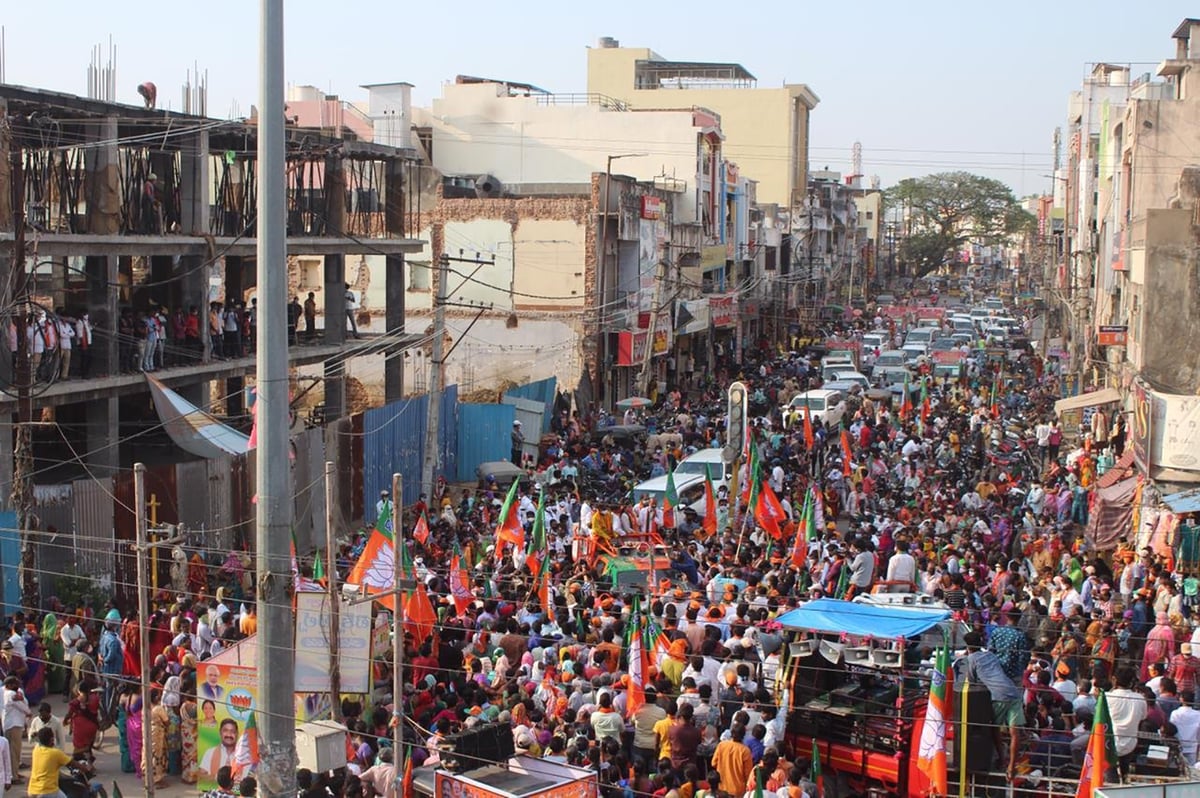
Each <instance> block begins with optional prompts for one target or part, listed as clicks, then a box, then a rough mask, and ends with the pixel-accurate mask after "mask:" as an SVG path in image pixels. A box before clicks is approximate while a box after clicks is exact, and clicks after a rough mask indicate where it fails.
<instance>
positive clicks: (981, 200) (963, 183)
mask: <svg viewBox="0 0 1200 798" xmlns="http://www.w3.org/2000/svg"><path fill="white" fill-rule="evenodd" d="M884 201H885V203H886V204H887V207H888V208H890V209H897V210H899V211H900V213H901V214H902V215H903V216H904V218H905V225H906V235H905V236H904V240H903V241H902V243H901V244H900V252H899V255H900V259H901V260H902V261H903V262H905V263H907V264H908V265H909V266H910V268H911V270H912V272H913V274H915V275H916V276H917V277H921V276H923V275H926V274H928V273H930V272H932V271H934V270H936V269H937V268H939V267H940V266H942V265H943V264H944V263H946V262H947V261H948V260H952V259H954V258H956V257H957V253H958V252H959V250H961V249H962V247H963V245H964V244H967V243H968V242H970V243H974V244H982V245H991V244H999V243H1001V242H1003V241H1006V240H1008V239H1010V238H1011V237H1013V236H1018V235H1021V234H1023V233H1024V232H1026V231H1027V230H1028V228H1029V227H1030V226H1031V225H1034V224H1036V219H1035V218H1034V217H1033V215H1032V214H1030V213H1029V212H1028V211H1026V210H1025V209H1024V208H1022V207H1021V205H1020V204H1019V203H1018V201H1017V198H1016V197H1015V196H1013V193H1012V189H1010V188H1009V187H1008V186H1006V185H1005V184H1004V183H1001V182H1000V181H999V180H993V179H992V178H990V177H981V176H980V175H973V174H970V173H969V172H939V173H937V174H932V175H926V176H925V177H916V178H912V177H910V178H906V179H904V180H901V181H900V182H899V183H897V184H896V185H895V186H893V187H892V188H890V189H888V190H887V192H885V195H884Z"/></svg>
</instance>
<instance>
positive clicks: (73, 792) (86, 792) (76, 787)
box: [58, 759, 108, 798]
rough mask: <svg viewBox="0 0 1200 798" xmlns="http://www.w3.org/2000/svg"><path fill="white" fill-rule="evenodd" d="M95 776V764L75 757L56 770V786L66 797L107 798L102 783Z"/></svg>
mask: <svg viewBox="0 0 1200 798" xmlns="http://www.w3.org/2000/svg"><path fill="white" fill-rule="evenodd" d="M95 776H96V768H95V766H93V765H92V764H90V763H88V762H85V761H83V760H79V759H76V760H73V761H71V762H70V763H69V764H67V765H66V766H65V767H63V768H61V769H60V770H59V771H58V788H59V789H60V790H62V792H63V794H64V795H66V796H67V798H108V792H107V791H106V790H105V789H104V785H103V784H101V783H100V780H99V779H97V778H95Z"/></svg>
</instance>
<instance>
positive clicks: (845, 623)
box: [779, 598, 950, 638]
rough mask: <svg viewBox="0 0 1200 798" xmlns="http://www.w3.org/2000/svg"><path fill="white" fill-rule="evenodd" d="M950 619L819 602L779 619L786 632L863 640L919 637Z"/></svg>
mask: <svg viewBox="0 0 1200 798" xmlns="http://www.w3.org/2000/svg"><path fill="white" fill-rule="evenodd" d="M949 617H950V611H949V610H930V609H919V610H918V609H909V608H907V607H883V606H879V605H878V604H855V603H853V602H850V601H838V600H837V599H828V598H823V599H817V600H816V601H810V602H809V603H807V604H805V605H804V606H803V607H800V608H799V609H795V610H792V611H790V612H786V613H784V614H783V615H781V616H780V617H779V623H780V624H782V625H783V627H784V628H785V629H795V630H802V631H809V632H828V633H830V634H841V633H843V632H844V633H846V634H849V635H855V636H859V637H888V638H893V637H907V638H913V637H919V636H920V635H921V634H922V633H923V632H925V631H926V630H927V629H932V628H933V627H935V626H937V625H938V624H939V623H941V622H942V621H944V620H946V619H947V618H949Z"/></svg>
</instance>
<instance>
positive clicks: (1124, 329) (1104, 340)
mask: <svg viewBox="0 0 1200 798" xmlns="http://www.w3.org/2000/svg"><path fill="white" fill-rule="evenodd" d="M1128 336H1129V327H1128V326H1127V325H1124V324H1102V325H1100V329H1099V331H1098V332H1097V334H1096V338H1097V343H1099V344H1100V346H1125V342H1126V340H1127V338H1128Z"/></svg>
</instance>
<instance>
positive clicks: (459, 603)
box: [450, 541, 475, 617]
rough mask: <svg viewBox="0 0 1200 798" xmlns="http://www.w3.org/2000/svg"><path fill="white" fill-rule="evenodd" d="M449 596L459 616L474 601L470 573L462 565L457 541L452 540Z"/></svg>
mask: <svg viewBox="0 0 1200 798" xmlns="http://www.w3.org/2000/svg"><path fill="white" fill-rule="evenodd" d="M450 596H451V597H452V598H453V599H454V609H455V610H457V612H458V615H459V616H460V617H461V616H462V615H463V613H465V612H466V611H467V609H468V608H469V607H470V606H471V603H472V602H474V601H475V594H474V593H472V592H471V575H470V574H469V573H468V572H467V569H466V568H465V567H463V564H462V553H461V552H460V551H459V549H458V541H455V542H454V556H452V557H451V558H450Z"/></svg>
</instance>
